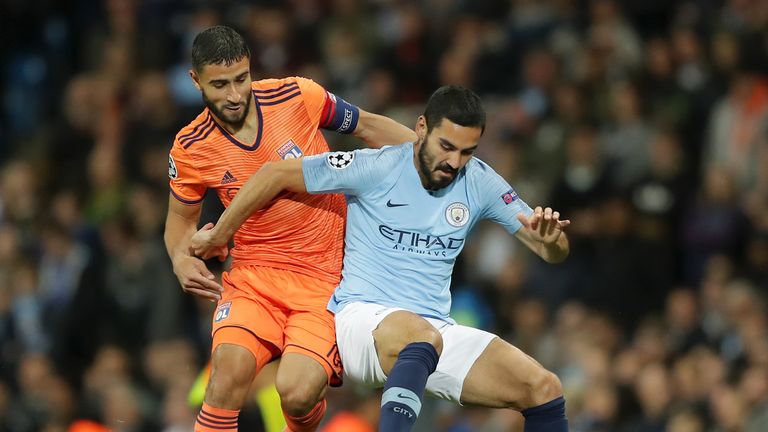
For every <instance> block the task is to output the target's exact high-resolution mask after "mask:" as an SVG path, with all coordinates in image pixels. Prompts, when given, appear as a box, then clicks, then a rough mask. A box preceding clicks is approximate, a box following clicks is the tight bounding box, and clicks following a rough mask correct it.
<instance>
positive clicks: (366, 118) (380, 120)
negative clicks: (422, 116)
mask: <svg viewBox="0 0 768 432" xmlns="http://www.w3.org/2000/svg"><path fill="white" fill-rule="evenodd" d="M352 135H354V136H355V137H357V138H359V139H361V140H363V141H364V142H365V144H366V145H367V146H368V147H370V148H381V147H382V146H385V145H397V144H402V143H404V142H410V141H416V132H414V131H412V130H411V129H409V128H407V127H406V126H403V125H401V124H400V123H398V122H396V121H394V120H392V119H391V118H389V117H385V116H383V115H379V114H374V113H370V112H367V111H364V110H360V120H358V122H357V127H356V128H355V130H354V132H352Z"/></svg>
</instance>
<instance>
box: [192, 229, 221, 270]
mask: <svg viewBox="0 0 768 432" xmlns="http://www.w3.org/2000/svg"><path fill="white" fill-rule="evenodd" d="M213 226H214V225H213V223H211V222H208V223H207V224H205V225H204V226H203V227H202V228H200V229H199V230H198V231H197V232H196V233H195V234H194V235H193V236H192V239H191V241H190V247H189V250H190V253H191V254H192V255H194V256H196V257H199V258H202V259H204V260H207V259H210V258H213V257H217V258H218V259H219V261H224V260H225V259H227V255H229V248H228V247H227V240H224V241H221V240H218V239H217V238H216V237H215V236H214V231H213Z"/></svg>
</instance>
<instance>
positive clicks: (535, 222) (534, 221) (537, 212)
mask: <svg viewBox="0 0 768 432" xmlns="http://www.w3.org/2000/svg"><path fill="white" fill-rule="evenodd" d="M543 213H544V211H543V210H542V209H541V206H538V207H536V208H535V209H534V210H533V216H531V229H532V230H537V229H539V223H540V222H541V217H542V214H543Z"/></svg>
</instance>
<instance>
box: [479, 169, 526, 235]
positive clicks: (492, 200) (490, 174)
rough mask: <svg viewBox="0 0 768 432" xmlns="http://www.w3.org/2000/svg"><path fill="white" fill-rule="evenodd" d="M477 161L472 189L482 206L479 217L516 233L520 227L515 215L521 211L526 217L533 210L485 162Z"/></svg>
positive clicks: (511, 232)
mask: <svg viewBox="0 0 768 432" xmlns="http://www.w3.org/2000/svg"><path fill="white" fill-rule="evenodd" d="M478 162H479V161H478ZM479 163H480V166H481V168H480V169H478V170H477V171H478V175H477V176H476V178H475V181H474V189H475V193H476V195H477V197H478V202H479V204H480V205H481V207H482V208H483V211H482V212H481V217H482V218H484V219H490V220H492V221H494V222H496V223H498V224H500V225H501V226H503V227H504V228H505V229H506V230H507V231H508V232H509V233H510V234H514V233H516V232H517V230H519V229H520V228H521V227H522V224H521V223H520V221H518V220H517V215H518V214H519V213H522V214H523V215H525V216H526V217H528V216H530V215H531V214H533V210H532V209H531V207H529V206H528V204H526V203H525V201H523V199H522V198H520V197H519V196H518V195H517V192H515V190H514V189H512V186H510V185H509V183H507V181H506V180H504V178H503V177H502V176H500V175H499V174H498V173H496V172H495V171H494V170H493V169H492V168H491V167H489V166H488V165H486V164H485V163H482V162H479Z"/></svg>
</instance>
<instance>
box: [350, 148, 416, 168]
mask: <svg viewBox="0 0 768 432" xmlns="http://www.w3.org/2000/svg"><path fill="white" fill-rule="evenodd" d="M354 153H356V154H359V155H360V156H361V157H363V158H365V159H368V160H369V161H371V162H375V164H376V166H382V167H392V166H394V165H397V164H399V163H400V162H401V161H402V160H403V159H404V158H405V157H406V156H407V155H408V154H411V153H413V143H404V144H401V145H394V146H391V145H390V146H384V147H381V148H378V149H372V148H363V149H359V150H355V151H354Z"/></svg>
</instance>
